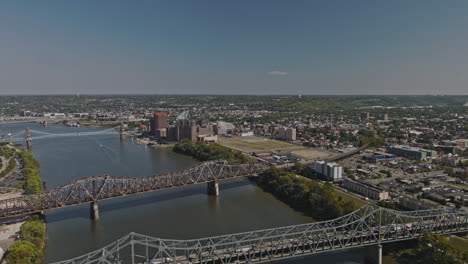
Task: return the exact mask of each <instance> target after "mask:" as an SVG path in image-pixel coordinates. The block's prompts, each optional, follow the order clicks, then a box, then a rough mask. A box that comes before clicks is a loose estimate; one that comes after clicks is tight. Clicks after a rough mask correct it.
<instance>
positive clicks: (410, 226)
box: [54, 204, 468, 264]
mask: <svg viewBox="0 0 468 264" xmlns="http://www.w3.org/2000/svg"><path fill="white" fill-rule="evenodd" d="M467 231H468V214H467V213H466V212H463V211H460V210H457V209H445V208H440V209H432V210H423V211H410V212H403V211H394V210H390V209H385V208H381V207H378V206H376V205H372V204H367V205H365V206H363V207H361V208H360V209H358V210H356V211H354V212H352V213H350V214H348V215H345V216H342V217H339V218H336V219H332V220H328V221H323V222H315V223H310V224H301V225H293V226H286V227H279V228H271V229H264V230H257V231H250V232H244V233H237V234H229V235H222V236H215V237H207V238H201V239H190V240H172V239H161V238H155V237H149V236H145V235H140V234H136V233H131V234H129V235H127V236H125V237H123V238H121V239H119V240H117V241H115V242H113V243H111V244H109V245H108V246H106V247H103V248H101V249H98V250H96V251H93V252H91V253H88V254H85V255H83V256H80V257H77V258H73V259H70V260H65V261H61V262H56V263H54V264H91V263H93V264H105V263H106V264H111V263H118V264H137V263H138V264H159V263H180V264H205V263H206V264H211V263H213V264H214V263H262V262H271V261H274V260H281V259H288V258H294V257H299V256H305V255H310V254H318V253H322V252H330V251H336V250H342V249H349V248H355V247H363V246H372V245H374V246H376V249H377V250H376V261H375V262H377V263H381V261H382V260H381V257H382V244H384V243H389V242H395V241H403V240H408V239H415V238H418V237H421V236H422V235H423V234H424V233H425V232H434V233H437V234H452V233H458V232H467Z"/></svg>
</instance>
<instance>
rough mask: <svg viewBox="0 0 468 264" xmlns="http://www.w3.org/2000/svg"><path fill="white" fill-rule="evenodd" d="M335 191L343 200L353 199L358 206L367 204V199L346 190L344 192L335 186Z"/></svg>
mask: <svg viewBox="0 0 468 264" xmlns="http://www.w3.org/2000/svg"><path fill="white" fill-rule="evenodd" d="M335 191H336V193H337V194H338V196H339V197H341V198H343V200H350V201H352V202H353V203H355V204H357V205H358V206H360V207H361V206H364V205H365V204H367V202H366V201H364V200H362V199H360V198H358V197H356V196H354V195H351V194H349V193H346V192H343V191H341V190H338V189H336V188H335Z"/></svg>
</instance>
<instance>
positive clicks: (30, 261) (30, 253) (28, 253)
mask: <svg viewBox="0 0 468 264" xmlns="http://www.w3.org/2000/svg"><path fill="white" fill-rule="evenodd" d="M42 259H43V254H42V251H41V250H39V249H38V248H37V247H36V246H35V245H34V244H33V243H31V242H29V241H18V242H15V243H13V244H12V245H11V246H10V247H9V249H8V256H7V261H8V264H39V263H42Z"/></svg>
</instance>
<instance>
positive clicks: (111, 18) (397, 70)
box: [0, 0, 468, 94]
mask: <svg viewBox="0 0 468 264" xmlns="http://www.w3.org/2000/svg"><path fill="white" fill-rule="evenodd" d="M78 92H79V93H82V94H87V93H150V94H158V93H159V94H168V93H169V94H187V93H190V94H199V93H201V94H468V1H466V0H341V1H335V0H323V1H319V0H304V1H302V0H282V1H277V0H231V1H227V0H206V1H205V0H186V1H180V0H164V1H163V0H151V1H143V0H126V1H120V0H40V1H38V0H29V1H26V0H3V1H0V94H30V93H34V94H42V93H48V94H50V93H60V94H64V93H67V94H68V93H78Z"/></svg>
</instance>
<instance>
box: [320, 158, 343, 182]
mask: <svg viewBox="0 0 468 264" xmlns="http://www.w3.org/2000/svg"><path fill="white" fill-rule="evenodd" d="M314 171H315V172H316V173H318V174H321V175H323V176H325V177H326V178H327V179H328V180H330V181H339V180H341V179H342V178H343V167H341V166H340V165H338V164H337V163H335V162H329V163H327V162H325V161H321V160H318V161H315V164H314Z"/></svg>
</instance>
